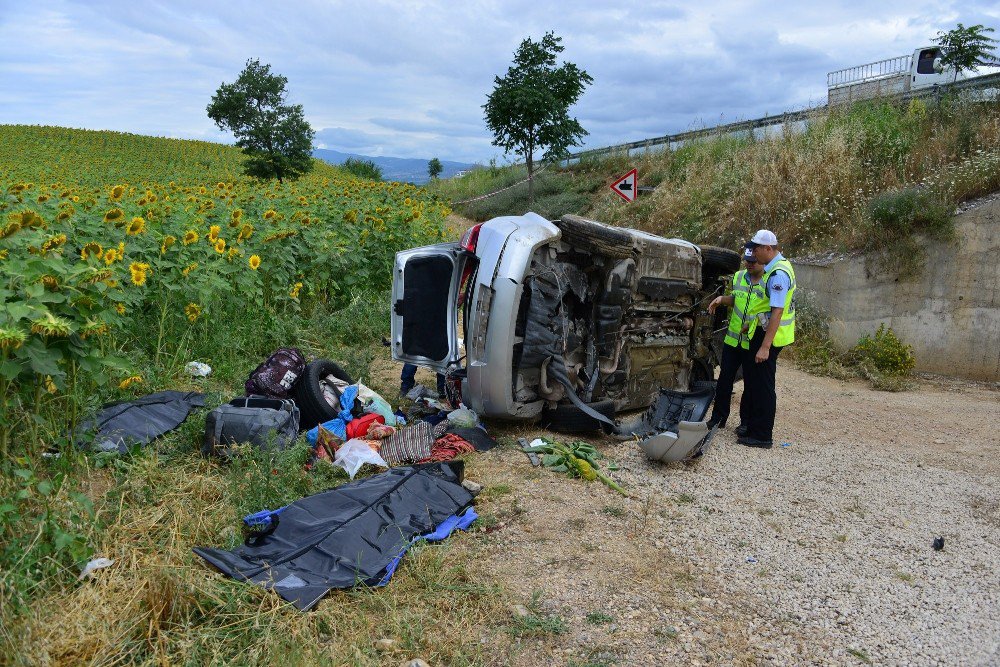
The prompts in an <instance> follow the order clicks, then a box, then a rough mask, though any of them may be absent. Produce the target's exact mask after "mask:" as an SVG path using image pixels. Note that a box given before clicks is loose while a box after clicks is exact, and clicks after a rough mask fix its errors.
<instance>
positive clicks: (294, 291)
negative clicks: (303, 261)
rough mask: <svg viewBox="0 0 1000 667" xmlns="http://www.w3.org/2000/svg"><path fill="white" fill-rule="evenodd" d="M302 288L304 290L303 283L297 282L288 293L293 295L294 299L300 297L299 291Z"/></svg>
mask: <svg viewBox="0 0 1000 667" xmlns="http://www.w3.org/2000/svg"><path fill="white" fill-rule="evenodd" d="M301 290H302V283H295V285H293V286H292V289H291V291H290V292H289V293H288V296H290V297H292V298H293V299H298V298H299V292H300V291H301Z"/></svg>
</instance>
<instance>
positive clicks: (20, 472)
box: [14, 468, 35, 479]
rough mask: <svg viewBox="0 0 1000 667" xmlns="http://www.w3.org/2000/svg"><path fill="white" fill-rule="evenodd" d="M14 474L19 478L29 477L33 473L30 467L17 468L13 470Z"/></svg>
mask: <svg viewBox="0 0 1000 667" xmlns="http://www.w3.org/2000/svg"><path fill="white" fill-rule="evenodd" d="M14 474H15V475H17V476H18V477H20V478H21V479H31V477H32V476H33V475H34V474H35V473H34V472H32V471H31V469H30V468H18V469H17V470H15V471H14Z"/></svg>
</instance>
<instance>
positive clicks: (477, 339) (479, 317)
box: [466, 285, 493, 362]
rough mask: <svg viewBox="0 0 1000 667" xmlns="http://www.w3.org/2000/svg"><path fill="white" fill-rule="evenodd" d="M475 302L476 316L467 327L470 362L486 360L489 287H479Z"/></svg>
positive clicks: (490, 290) (490, 295)
mask: <svg viewBox="0 0 1000 667" xmlns="http://www.w3.org/2000/svg"><path fill="white" fill-rule="evenodd" d="M478 297H479V298H478V299H477V300H476V314H475V316H474V319H473V320H472V326H471V327H469V333H470V334H472V340H470V341H467V342H466V343H467V345H468V346H469V359H470V360H472V361H474V362H475V361H484V360H485V359H486V331H487V329H488V327H489V323H490V306H492V305H493V290H492V289H491V288H490V286H489V285H480V286H479V295H478Z"/></svg>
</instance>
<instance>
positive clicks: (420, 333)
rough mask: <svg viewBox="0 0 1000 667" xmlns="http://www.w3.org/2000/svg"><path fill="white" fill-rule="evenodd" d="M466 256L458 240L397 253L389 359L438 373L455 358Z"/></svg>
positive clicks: (453, 362)
mask: <svg viewBox="0 0 1000 667" xmlns="http://www.w3.org/2000/svg"><path fill="white" fill-rule="evenodd" d="M468 257H469V255H468V253H466V251H465V250H463V249H462V248H461V246H460V245H459V244H457V243H440V244H438V245H432V246H424V247H423V248H414V249H413V250H405V251H403V252H399V253H396V265H395V267H394V269H393V273H392V358H393V359H395V360H396V361H402V362H405V363H410V364H416V365H417V366H424V367H427V368H433V369H435V370H437V371H440V372H442V373H443V372H445V371H446V370H447V369H448V367H449V366H452V365H455V364H457V363H458V362H459V359H460V351H459V345H458V331H459V329H458V296H459V289H460V288H461V281H462V271H463V269H464V268H465V263H466V261H468Z"/></svg>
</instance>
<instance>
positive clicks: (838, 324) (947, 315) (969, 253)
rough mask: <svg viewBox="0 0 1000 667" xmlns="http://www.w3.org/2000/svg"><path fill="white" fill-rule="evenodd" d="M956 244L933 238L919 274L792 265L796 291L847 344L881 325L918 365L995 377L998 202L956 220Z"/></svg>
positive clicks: (860, 265)
mask: <svg viewBox="0 0 1000 667" xmlns="http://www.w3.org/2000/svg"><path fill="white" fill-rule="evenodd" d="M955 223H956V229H957V232H958V234H957V241H956V242H955V243H953V244H950V245H949V244H942V243H939V242H932V243H930V244H928V246H927V247H926V248H927V262H926V264H925V265H924V266H923V268H922V270H921V272H920V275H919V276H917V277H915V278H912V279H906V280H903V279H900V278H898V277H897V276H895V275H893V274H891V273H886V272H884V271H883V272H881V273H873V272H872V268H871V264H873V263H872V262H868V261H866V260H865V259H864V258H853V259H841V260H835V261H833V262H831V263H829V264H826V265H816V264H807V263H798V262H795V260H794V258H793V259H792V262H793V264H794V266H795V276H796V279H797V281H798V285H799V289H800V291H804V295H805V297H806V298H811V299H812V301H813V302H814V303H815V304H816V305H817V306H819V307H820V308H821V309H822V310H824V311H825V312H826V314H827V315H829V317H830V319H831V323H830V334H831V337H832V338H833V340H834V342H835V343H836V344H837V345H838V346H839V347H841V348H843V349H847V348H849V347H851V346H853V345H854V344H855V343H857V341H858V338H859V337H860V336H861V335H862V334H864V333H871V332H873V331H875V330H876V329H877V328H878V326H879V324H882V323H885V324H886V325H887V326H891V327H892V328H893V330H894V331H895V332H896V334H897V335H898V336H899V337H900V338H901V339H902V340H903V341H905V342H907V343H909V344H910V345H912V346H913V352H914V355H915V356H916V359H917V369H918V370H923V371H929V372H932V373H941V374H944V375H955V376H959V377H967V378H972V379H976V380H990V381H997V380H1000V199H994V200H993V201H990V202H987V203H984V204H981V205H980V206H978V207H976V208H973V209H971V210H969V211H966V212H964V213H961V214H959V215H958V216H956V218H955Z"/></svg>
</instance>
